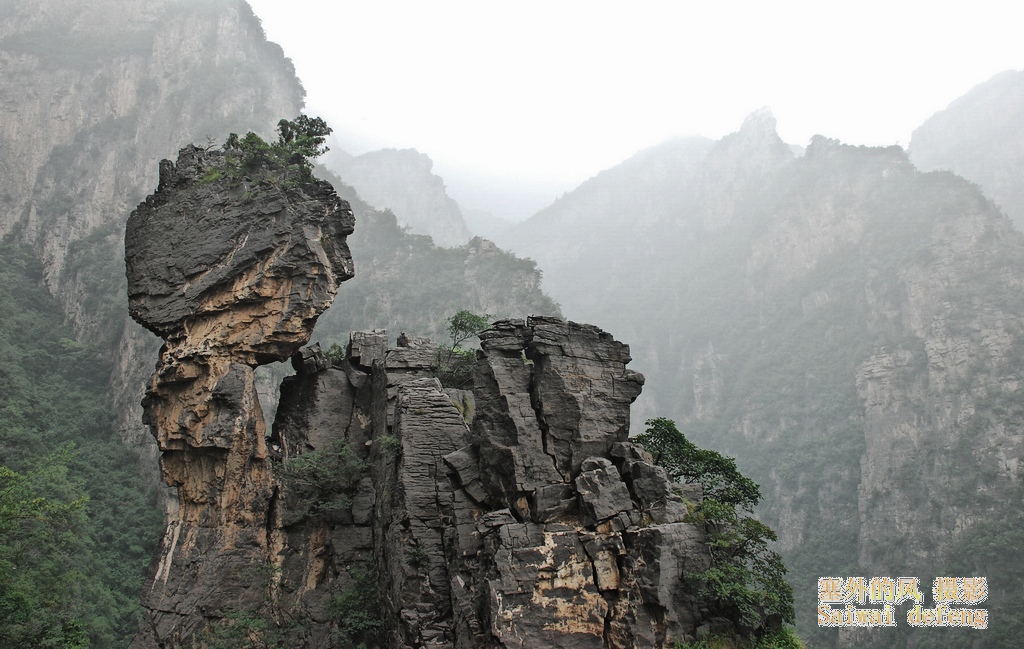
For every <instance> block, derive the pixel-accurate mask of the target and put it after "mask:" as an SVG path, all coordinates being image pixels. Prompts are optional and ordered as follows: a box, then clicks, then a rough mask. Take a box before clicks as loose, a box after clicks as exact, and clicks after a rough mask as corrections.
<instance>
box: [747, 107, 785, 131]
mask: <svg viewBox="0 0 1024 649" xmlns="http://www.w3.org/2000/svg"><path fill="white" fill-rule="evenodd" d="M777 125H778V122H777V121H776V119H775V115H774V114H773V113H772V109H771V108H769V107H768V106H762V107H761V108H758V109H757V110H755V111H753V112H751V113H750V114H749V115H747V117H746V118H745V119H744V120H743V125H742V126H740V133H776V126H777ZM776 135H777V133H776Z"/></svg>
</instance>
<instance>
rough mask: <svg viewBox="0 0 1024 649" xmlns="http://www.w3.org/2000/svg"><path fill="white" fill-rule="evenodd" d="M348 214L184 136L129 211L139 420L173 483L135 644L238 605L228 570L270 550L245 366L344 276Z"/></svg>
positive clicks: (292, 333)
mask: <svg viewBox="0 0 1024 649" xmlns="http://www.w3.org/2000/svg"><path fill="white" fill-rule="evenodd" d="M213 175H219V176H221V177H220V180H217V181H213V182H211V181H209V179H210V178H211V177H212V176H213ZM353 225H354V221H353V218H352V213H351V210H350V209H349V208H348V205H347V204H345V203H343V202H342V201H341V200H340V199H339V198H338V197H337V195H336V194H335V193H334V190H333V188H332V187H331V186H330V185H329V184H327V183H325V182H322V181H315V180H312V179H302V178H300V179H298V180H295V179H290V180H288V181H286V182H284V183H275V182H273V180H272V179H271V177H270V176H269V174H258V175H256V176H255V178H253V179H250V178H241V179H235V178H232V170H231V169H230V168H229V164H228V162H227V161H226V160H225V157H224V154H223V153H221V152H219V151H204V150H202V149H198V148H195V147H191V146H189V147H186V148H184V149H182V151H181V153H180V154H179V156H178V159H177V162H176V163H171V162H170V161H167V160H165V161H163V162H162V163H161V165H160V185H159V188H158V189H157V192H156V193H155V194H153V195H151V196H150V197H149V198H147V199H146V201H145V202H144V203H142V204H141V205H139V207H138V208H137V209H136V210H135V211H134V212H132V215H131V216H130V217H129V219H128V224H127V229H126V234H125V249H126V254H125V260H126V265H127V276H128V296H129V310H130V312H131V315H132V317H133V318H134V319H135V320H136V321H138V322H139V323H140V324H142V325H143V326H145V327H147V328H148V329H150V330H151V331H153V332H154V333H157V334H158V335H160V336H161V337H162V338H163V340H164V345H163V347H162V349H161V350H160V360H159V363H158V364H157V369H156V372H155V374H154V375H153V378H152V380H151V381H150V385H149V388H148V390H147V393H146V398H145V400H144V402H143V406H144V419H145V422H146V423H147V424H148V425H149V428H150V430H151V432H152V433H153V435H154V437H155V438H156V440H157V444H158V446H159V448H160V451H161V458H160V468H161V473H162V475H163V479H164V482H165V483H166V484H167V485H168V486H170V487H172V488H173V489H174V490H175V491H176V494H177V500H176V502H173V503H172V506H171V508H170V510H169V520H168V521H167V531H166V534H165V536H164V540H163V547H162V548H161V550H160V557H159V564H158V566H157V568H156V572H155V574H154V575H152V578H151V581H150V582H149V583H148V584H147V586H146V588H145V590H144V594H143V603H144V605H145V607H146V620H145V622H144V625H143V631H142V632H141V634H140V636H139V638H138V640H137V643H136V644H137V646H149V645H152V644H153V643H157V644H160V645H161V646H163V645H164V644H166V643H170V644H171V645H175V644H177V642H178V640H179V639H180V638H182V637H187V636H189V635H191V633H192V632H193V631H194V630H195V629H196V628H198V627H200V626H201V625H202V623H203V620H204V617H219V616H223V615H224V613H225V611H227V610H229V609H231V608H232V607H235V606H237V605H239V604H240V603H241V602H243V601H245V599H246V597H247V596H248V590H249V589H250V588H251V586H250V585H249V584H247V583H246V582H247V581H248V580H247V579H246V578H245V575H244V574H243V572H244V571H245V570H246V569H252V568H258V567H260V566H264V565H267V560H268V558H269V557H270V556H271V555H272V554H273V553H274V551H275V550H276V549H277V548H276V547H275V546H276V544H277V543H278V542H279V541H278V540H277V538H276V536H275V534H274V533H273V526H272V525H271V524H270V520H269V516H270V510H271V505H272V502H273V498H274V488H273V482H272V476H271V470H270V463H269V461H268V459H267V449H266V443H265V438H266V425H265V423H264V420H263V414H262V411H261V410H260V406H259V400H258V398H257V396H256V390H255V386H254V375H253V370H254V368H255V367H256V366H257V365H259V364H262V363H266V362H270V361H275V360H284V359H286V358H288V357H289V356H290V355H291V354H292V352H294V351H295V350H296V349H298V348H299V347H300V346H301V345H303V344H304V343H305V342H307V341H308V340H309V336H310V333H311V332H312V329H313V324H314V323H315V322H316V319H317V317H318V316H319V315H320V313H322V312H323V311H324V310H325V309H326V308H327V307H328V306H329V305H330V303H331V301H332V300H333V299H334V295H335V293H336V291H337V288H338V284H339V283H340V282H342V281H344V280H346V279H348V278H350V277H351V276H352V274H353V268H352V260H351V255H350V254H349V252H348V248H347V246H346V244H345V236H346V235H348V234H350V233H351V232H352V229H353Z"/></svg>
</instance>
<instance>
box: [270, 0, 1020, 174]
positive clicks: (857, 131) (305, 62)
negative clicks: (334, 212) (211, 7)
mask: <svg viewBox="0 0 1024 649" xmlns="http://www.w3.org/2000/svg"><path fill="white" fill-rule="evenodd" d="M250 4H251V5H252V6H253V8H254V9H255V11H256V13H257V15H258V16H260V18H261V19H262V21H263V26H264V29H265V30H266V32H267V35H268V37H269V38H270V40H272V41H275V42H277V43H279V44H280V45H281V46H282V47H283V48H284V51H285V54H286V56H289V57H291V59H292V60H293V62H294V63H295V67H296V70H297V72H298V75H299V78H300V79H302V81H303V84H304V85H305V88H306V91H307V93H308V94H307V112H308V113H310V114H319V115H321V116H323V117H324V118H325V119H327V121H328V122H329V123H330V124H331V125H332V126H333V127H334V128H335V131H336V133H337V134H338V135H339V137H340V145H341V147H342V148H344V149H345V150H347V151H349V152H350V153H355V154H359V153H363V152H365V151H368V150H372V149H377V148H383V147H395V148H410V147H412V148H416V149H419V150H420V151H421V152H424V153H427V154H428V155H430V156H431V158H433V160H434V161H435V163H436V164H435V171H438V172H439V173H441V175H442V176H444V170H445V169H452V170H456V169H462V170H465V169H473V170H475V171H477V172H481V173H489V174H492V175H495V176H507V177H510V178H518V179H521V180H522V181H524V182H526V181H541V180H547V181H555V182H561V183H566V188H567V189H571V188H572V187H573V186H575V185H577V184H579V182H581V181H582V180H585V179H586V178H588V177H590V176H592V175H594V174H595V173H597V172H598V171H600V170H601V169H605V168H608V167H611V166H613V165H615V164H617V163H619V162H621V161H622V160H624V159H626V158H628V157H629V156H631V155H632V154H633V153H635V152H636V151H638V150H640V149H642V148H644V147H646V146H650V145H652V144H656V143H658V142H660V141H662V140H664V139H666V138H668V137H671V136H674V135H692V134H699V135H705V136H708V137H712V138H719V137H721V136H722V135H725V134H727V133H729V132H732V131H735V130H736V129H737V128H739V126H740V124H741V123H742V121H743V118H744V117H745V116H746V115H747V114H748V113H750V112H751V111H753V110H755V109H757V108H759V107H762V106H768V107H770V108H771V109H772V111H773V112H774V114H775V117H776V118H777V120H778V125H779V126H778V127H779V134H780V135H781V136H782V138H783V139H784V140H786V141H787V142H790V143H794V144H806V143H807V141H808V140H809V139H810V137H811V136H812V135H814V134H816V133H821V134H823V135H827V136H829V137H836V138H839V139H840V140H843V141H844V142H848V143H852V144H881V145H889V144H896V143H898V144H901V145H903V146H906V145H907V144H908V143H909V139H910V133H911V131H912V130H913V129H914V128H916V127H917V126H918V125H919V124H920V123H921V122H922V121H924V120H925V119H927V118H928V117H929V116H930V115H932V114H933V113H935V112H936V111H938V110H941V109H943V108H945V107H946V105H948V104H949V102H950V101H952V100H953V99H955V98H957V97H959V96H960V95H962V94H964V93H965V92H966V91H967V90H969V89H970V88H971V87H972V86H974V85H976V84H978V83H981V82H982V81H985V80H987V79H988V78H990V77H991V76H993V75H994V74H996V73H998V72H1001V71H1003V70H1007V69H1021V68H1024V39H1022V37H1021V29H1022V24H1024V21H1022V18H1024V3H1020V2H1017V1H1015V0H998V1H991V0H974V1H972V2H970V3H967V2H943V1H942V0H931V1H930V2H917V1H915V2H901V1H900V0H888V1H875V0H859V1H858V2H847V3H842V4H840V3H837V2H830V1H828V0H816V1H809V2H801V1H795V0H760V1H732V2H729V1H722V0H700V1H699V2H691V1H684V0H675V1H672V2H667V1H662V2H644V1H643V0H639V1H637V0H634V1H633V2H630V3H629V4H628V5H627V3H626V2H623V1H622V0H619V1H618V2H599V1H590V2H577V1H566V0H546V1H542V2H540V1H534V0H517V1H516V2H495V1H493V0H492V1H487V0H472V1H470V0H434V1H431V2H426V1H422V0H420V1H400V0H359V1H350V0H341V1H335V2H326V1H324V0H288V1H283V0H250ZM627 6H628V8H627Z"/></svg>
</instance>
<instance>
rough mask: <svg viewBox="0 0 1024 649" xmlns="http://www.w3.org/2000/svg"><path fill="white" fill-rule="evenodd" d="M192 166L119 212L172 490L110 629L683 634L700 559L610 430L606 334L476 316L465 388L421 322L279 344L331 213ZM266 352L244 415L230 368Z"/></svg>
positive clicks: (157, 640)
mask: <svg viewBox="0 0 1024 649" xmlns="http://www.w3.org/2000/svg"><path fill="white" fill-rule="evenodd" d="M211 170H214V171H217V170H220V171H226V169H225V168H224V161H223V158H221V157H220V154H218V153H216V152H207V151H203V150H199V149H195V148H188V149H185V150H183V151H182V153H181V156H180V157H179V159H178V162H177V164H176V165H172V164H170V163H164V164H163V165H162V166H161V179H160V188H159V190H158V191H157V193H156V194H154V195H153V196H151V197H149V198H148V199H147V200H146V202H145V203H144V204H143V205H141V206H140V207H139V209H138V210H136V212H134V213H133V214H132V217H131V219H130V220H129V224H128V234H127V242H128V243H127V253H126V257H127V259H128V275H129V295H130V309H131V312H132V315H133V317H135V318H136V319H137V320H139V322H141V323H142V324H143V325H145V326H146V327H148V328H149V329H151V330H152V331H155V332H157V333H158V334H160V335H161V336H162V337H163V338H164V340H165V344H164V347H163V349H162V350H161V354H160V362H159V364H158V366H157V370H156V372H155V374H154V375H153V378H152V381H151V384H150V386H149V390H148V393H147V396H146V400H145V404H144V406H145V418H146V422H147V423H148V424H149V426H150V428H151V430H152V431H153V433H154V435H155V436H156V438H157V441H158V443H159V445H160V449H161V451H162V461H161V468H162V471H163V477H164V480H165V481H166V482H167V484H168V485H170V486H172V487H174V488H176V490H177V495H178V498H177V501H176V502H175V504H174V507H173V508H172V511H171V512H170V513H169V521H168V528H167V534H166V536H165V539H164V545H163V548H162V550H161V552H160V554H159V557H158V560H157V562H155V566H154V574H153V575H152V579H151V580H150V582H149V583H148V584H147V586H146V590H145V593H144V602H145V605H146V608H147V617H146V620H145V622H144V624H143V627H142V630H141V632H140V634H139V636H138V637H137V638H136V641H135V644H134V646H135V647H138V648H142V647H147V648H148V647H189V646H202V645H212V646H222V645H224V643H225V642H226V643H228V644H230V643H231V642H232V641H236V640H237V641H247V642H257V641H258V642H261V643H263V644H264V645H266V646H288V647H309V648H312V647H317V648H323V647H328V648H330V647H338V648H342V647H353V646H358V645H360V644H365V645H366V646H368V647H394V648H413V647H424V648H426V647H450V648H452V649H456V648H458V649H469V648H473V647H493V648H512V647H521V648H525V647H565V648H577V647H578V648H583V647H593V648H595V649H598V648H600V649H608V648H610V647H624V648H625V647H644V648H645V649H647V648H652V647H669V646H672V644H673V643H674V642H675V641H676V640H685V639H692V638H693V637H694V636H695V634H696V631H697V629H698V627H700V625H701V624H704V623H705V622H706V620H705V619H704V617H705V616H706V611H705V610H703V607H702V604H701V602H699V601H698V600H697V599H696V597H695V593H694V585H693V583H692V581H690V580H689V579H688V576H689V575H690V574H692V573H694V572H698V571H700V570H702V569H705V568H707V567H708V566H709V564H710V556H709V554H708V549H707V546H706V543H705V539H704V532H703V530H702V529H701V528H698V527H695V526H694V525H691V524H690V523H688V522H685V520H684V517H685V516H686V514H687V505H686V503H685V502H684V500H683V498H682V497H681V495H680V493H679V492H678V491H677V487H675V486H673V485H672V484H671V483H670V482H669V481H668V479H667V478H666V476H665V472H664V471H663V470H661V469H659V468H658V467H656V466H654V465H653V463H652V461H651V458H650V457H649V456H648V455H647V454H646V453H645V452H644V451H643V450H642V449H641V448H639V447H636V446H634V445H632V444H631V443H630V442H629V441H628V433H629V408H630V404H631V403H632V402H633V401H634V400H635V399H636V397H637V396H638V395H639V394H640V390H641V387H642V386H643V382H644V379H643V376H641V375H640V374H638V373H636V372H634V371H632V370H629V369H627V368H626V365H627V363H629V361H630V356H629V348H628V346H626V345H624V344H622V343H620V342H618V341H616V340H614V339H613V338H612V337H611V335H609V334H608V333H606V332H604V331H602V330H600V329H598V328H597V327H593V326H590V325H580V324H576V323H573V322H566V321H564V320H560V319H557V318H544V317H535V318H530V319H529V320H526V321H522V320H504V321H500V322H497V323H495V324H494V325H493V327H492V328H491V329H489V330H488V331H485V332H483V334H481V336H480V338H481V350H480V351H479V352H478V354H477V360H476V364H475V367H474V372H473V378H472V381H471V386H470V388H471V389H450V388H444V387H442V386H441V384H440V383H439V382H438V380H437V378H435V376H434V372H433V370H432V368H431V366H432V365H433V364H434V363H435V362H436V358H437V346H436V345H435V344H434V343H432V342H430V341H429V340H425V339H422V338H415V337H411V336H406V335H404V334H403V335H401V336H399V338H398V345H397V346H396V347H394V348H389V346H388V338H387V334H386V333H385V332H379V331H375V332H364V333H355V334H353V335H352V339H351V342H350V344H349V347H348V350H347V354H346V356H345V358H336V357H335V358H328V357H327V356H326V355H325V354H324V353H323V352H322V351H321V350H320V349H319V347H318V346H316V345H314V346H312V347H308V348H305V349H301V350H300V349H299V346H300V345H301V344H304V343H305V342H306V341H307V340H308V338H309V335H310V332H311V328H312V325H313V323H314V322H315V320H316V318H317V316H318V315H319V313H321V312H322V311H323V310H324V309H325V308H326V307H327V306H328V304H329V303H330V301H331V299H332V297H333V295H334V292H335V291H336V290H337V286H338V283H339V282H340V281H342V280H344V279H346V278H348V277H350V276H351V275H352V267H351V261H350V258H349V257H348V255H347V249H346V247H345V243H344V236H345V235H346V234H347V233H349V232H351V231H352V220H351V213H350V212H348V211H347V209H346V206H345V205H344V204H343V203H342V202H340V201H339V200H338V199H337V197H336V196H335V195H334V193H333V192H332V191H331V190H330V188H329V186H326V185H324V184H319V183H307V184H295V183H283V184H282V183H275V182H271V181H269V180H264V181H262V182H260V181H257V182H256V183H249V186H246V183H247V182H249V181H243V182H242V183H238V182H237V181H234V182H231V181H223V182H221V181H218V180H217V179H215V178H214V177H215V176H216V174H215V173H212V172H211ZM211 178H214V180H212V181H210V179H211ZM254 194H255V195H259V200H253V196H254ZM288 356H291V360H292V365H293V367H294V368H295V370H296V372H297V373H296V375H294V376H292V377H289V378H287V379H286V380H285V382H284V384H283V385H282V387H281V400H280V406H279V408H278V411H277V417H276V420H275V422H274V426H273V431H272V433H271V434H269V435H268V431H267V426H266V424H265V422H264V419H263V415H262V411H261V409H260V406H259V401H258V399H257V397H256V391H255V388H254V384H253V368H254V367H255V366H256V365H258V364H260V363H264V362H269V361H272V360H282V359H284V358H286V357H288ZM689 496H690V499H691V500H696V499H698V498H699V494H695V493H690V494H689ZM239 638H241V639H242V640H239ZM218 643H220V644H218Z"/></svg>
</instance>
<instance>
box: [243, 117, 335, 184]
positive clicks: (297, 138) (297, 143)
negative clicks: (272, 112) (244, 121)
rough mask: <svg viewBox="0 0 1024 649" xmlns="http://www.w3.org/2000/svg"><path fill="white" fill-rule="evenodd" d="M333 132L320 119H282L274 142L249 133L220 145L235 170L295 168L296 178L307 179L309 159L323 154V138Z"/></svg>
mask: <svg viewBox="0 0 1024 649" xmlns="http://www.w3.org/2000/svg"><path fill="white" fill-rule="evenodd" d="M332 132H333V130H332V129H331V127H330V126H328V125H327V122H325V121H324V120H323V119H322V118H320V117H309V116H308V115H299V116H298V117H296V118H295V119H293V120H287V119H282V120H281V121H279V122H278V123H277V142H275V143H273V144H268V143H267V142H266V140H264V139H263V138H261V137H260V136H259V135H257V134H255V133H253V132H252V131H249V132H248V133H246V134H245V136H244V137H241V138H240V137H238V134H237V133H232V134H230V135H229V136H228V139H227V141H226V142H224V150H225V151H226V152H227V153H228V154H229V156H230V157H229V160H232V161H233V162H235V163H237V164H238V167H239V168H238V171H240V172H241V171H249V172H252V171H256V170H257V169H259V168H261V167H264V166H268V167H270V168H272V169H283V170H284V171H285V172H286V174H287V171H288V170H289V168H291V167H293V166H294V167H297V168H298V171H299V175H300V177H301V178H303V179H308V178H309V177H310V176H311V175H312V171H313V165H312V163H311V162H310V159H312V158H316V157H318V156H321V155H323V154H324V153H327V151H328V150H329V149H328V148H327V146H325V144H324V143H325V142H326V141H327V136H328V135H330V134H331V133H332Z"/></svg>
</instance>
